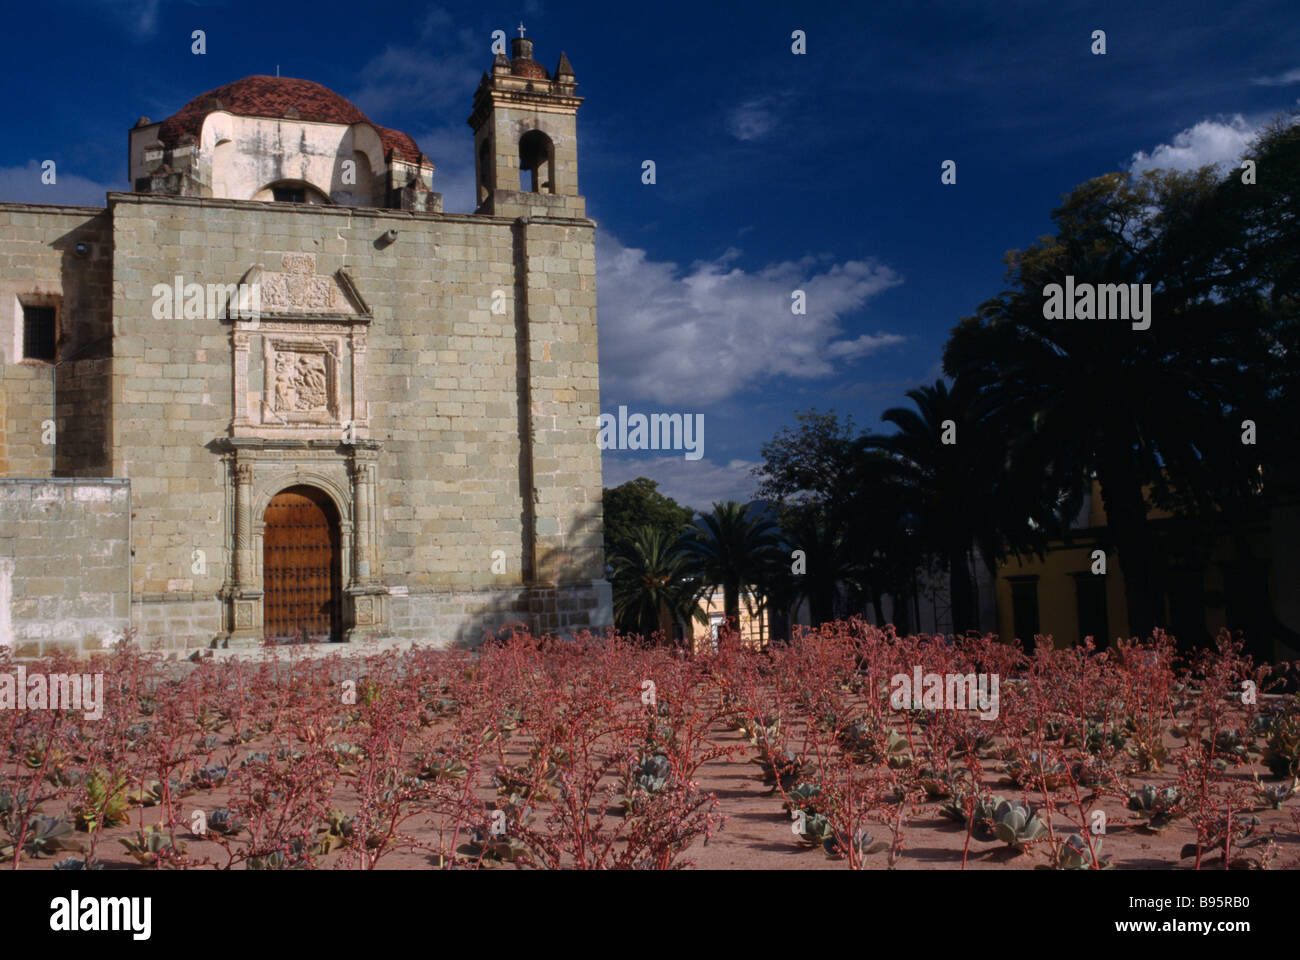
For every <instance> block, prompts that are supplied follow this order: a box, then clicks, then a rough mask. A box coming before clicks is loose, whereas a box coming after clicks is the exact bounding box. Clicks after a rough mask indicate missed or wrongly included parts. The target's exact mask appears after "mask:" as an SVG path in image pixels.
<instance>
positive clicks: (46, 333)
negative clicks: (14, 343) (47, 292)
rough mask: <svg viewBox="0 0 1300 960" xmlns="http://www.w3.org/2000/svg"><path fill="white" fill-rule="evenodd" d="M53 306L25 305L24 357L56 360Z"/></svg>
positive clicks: (51, 361)
mask: <svg viewBox="0 0 1300 960" xmlns="http://www.w3.org/2000/svg"><path fill="white" fill-rule="evenodd" d="M54 317H55V310H54V308H53V307H32V306H24V307H23V359H24V360H45V361H48V362H50V363H53V362H54V343H55V340H54V333H55V331H54Z"/></svg>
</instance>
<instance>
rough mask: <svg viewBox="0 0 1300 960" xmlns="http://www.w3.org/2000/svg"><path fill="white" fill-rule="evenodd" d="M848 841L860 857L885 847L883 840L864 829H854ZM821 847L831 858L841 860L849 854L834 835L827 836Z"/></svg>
mask: <svg viewBox="0 0 1300 960" xmlns="http://www.w3.org/2000/svg"><path fill="white" fill-rule="evenodd" d="M850 843H852V845H853V846H854V848H856V850H857V854H858V856H860V857H865V856H867V855H868V854H872V853H879V852H880V851H881V850H883V849H885V846H886V844H885V842H884V841H883V840H877V839H876V838H875V837H873V836H872V835H871V834H869V833H867V832H866V831H865V830H857V831H854V834H853V839H852V840H851V841H850ZM822 849H823V850H825V851H826V856H828V857H830V858H831V859H832V860H843V859H845V858H846V857H847V856H848V855H849V851H848V850H846V849H845V848H844V844H843V843H842V842H841V841H840V840H839V839H838V838H836V837H834V836H831V837H827V838H826V839H825V840H823V841H822Z"/></svg>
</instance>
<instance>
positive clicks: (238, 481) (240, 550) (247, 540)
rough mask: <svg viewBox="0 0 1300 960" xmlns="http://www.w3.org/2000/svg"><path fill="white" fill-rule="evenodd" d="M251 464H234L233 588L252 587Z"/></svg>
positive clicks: (244, 588)
mask: <svg viewBox="0 0 1300 960" xmlns="http://www.w3.org/2000/svg"><path fill="white" fill-rule="evenodd" d="M252 501H253V465H252V464H251V463H237V464H235V589H236V590H247V589H249V588H250V587H252V585H253V584H252V577H253V537H252V529H253V518H252V510H253V502H252Z"/></svg>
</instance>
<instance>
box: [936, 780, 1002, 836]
mask: <svg viewBox="0 0 1300 960" xmlns="http://www.w3.org/2000/svg"><path fill="white" fill-rule="evenodd" d="M970 801H971V795H970V793H969V792H968V791H955V792H954V793H953V795H952V799H950V800H948V802H946V803H943V804H940V805H939V813H940V815H941V816H945V817H947V818H948V819H950V820H956V821H957V822H958V823H965V822H966V818H967V816H971V817H972V822H973V830H972V835H973V836H974V837H975V838H976V839H977V840H983V841H985V842H988V841H989V840H995V839H997V838H996V837H995V836H994V835H993V832H992V821H993V814H994V813H995V812H996V811H997V808H998V805H999V804H1000V803H1002V801H1003V798H1002V796H1001V795H1000V794H987V793H983V794H977V795H976V796H975V798H974V809H973V810H971V811H970V812H969V813H968V812H967V810H966V805H967V804H968V803H969V802H970Z"/></svg>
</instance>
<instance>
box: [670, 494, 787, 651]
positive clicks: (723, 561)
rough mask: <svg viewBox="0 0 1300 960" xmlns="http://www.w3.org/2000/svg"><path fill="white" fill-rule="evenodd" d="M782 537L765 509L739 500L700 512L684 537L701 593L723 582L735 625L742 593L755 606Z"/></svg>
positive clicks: (727, 613) (729, 617)
mask: <svg viewBox="0 0 1300 960" xmlns="http://www.w3.org/2000/svg"><path fill="white" fill-rule="evenodd" d="M780 543H781V539H780V532H779V530H778V528H777V525H776V524H775V523H773V522H772V520H771V519H770V517H769V516H768V515H767V513H766V512H765V511H762V510H759V509H757V508H756V507H754V505H753V504H750V505H745V504H741V503H737V502H736V501H734V500H729V501H728V502H726V503H715V504H714V505H713V512H712V513H705V514H701V515H700V517H699V519H698V520H697V521H696V523H695V525H694V526H693V527H691V528H690V529H689V530H687V531H686V533H685V534H684V535H683V537H682V540H681V546H682V550H683V552H684V553H685V554H686V556H687V558H688V563H689V566H690V569H691V572H692V573H693V574H694V575H695V576H696V577H697V578H698V579H699V582H700V590H699V593H698V595H703V593H704V592H706V591H708V590H712V589H716V588H717V587H721V588H722V609H723V614H724V615H725V616H726V618H727V622H728V623H729V624H731V625H732V626H733V627H736V628H738V627H739V624H740V602H741V599H742V598H743V599H744V600H745V601H746V603H747V604H748V605H749V606H750V609H751V610H752V609H753V604H754V602H755V600H756V596H755V592H754V585H755V584H757V583H760V582H762V581H763V580H764V579H765V577H766V576H767V572H768V571H767V568H768V566H769V564H771V563H772V562H774V560H775V558H776V557H777V556H778V555H779V554H778V549H779V545H780Z"/></svg>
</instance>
